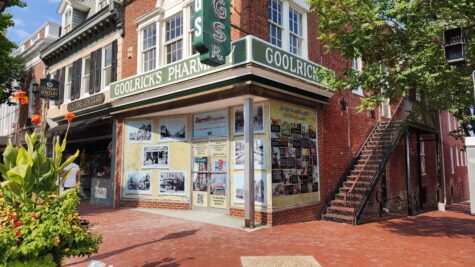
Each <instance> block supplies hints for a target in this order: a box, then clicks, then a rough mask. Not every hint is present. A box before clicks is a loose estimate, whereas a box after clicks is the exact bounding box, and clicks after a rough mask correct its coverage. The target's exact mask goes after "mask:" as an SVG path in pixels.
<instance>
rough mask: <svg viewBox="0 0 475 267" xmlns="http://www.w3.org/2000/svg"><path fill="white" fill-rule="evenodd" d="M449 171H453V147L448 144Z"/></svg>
mask: <svg viewBox="0 0 475 267" xmlns="http://www.w3.org/2000/svg"><path fill="white" fill-rule="evenodd" d="M450 172H451V173H452V174H454V173H455V167H454V155H453V148H452V146H450Z"/></svg>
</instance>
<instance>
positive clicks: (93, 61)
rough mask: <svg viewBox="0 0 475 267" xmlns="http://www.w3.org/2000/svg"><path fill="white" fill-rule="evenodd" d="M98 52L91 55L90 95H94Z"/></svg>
mask: <svg viewBox="0 0 475 267" xmlns="http://www.w3.org/2000/svg"><path fill="white" fill-rule="evenodd" d="M95 56H96V51H94V52H92V53H91V67H90V69H89V94H91V95H92V94H94V84H95V83H94V76H95V73H96V65H95V64H96V58H95Z"/></svg>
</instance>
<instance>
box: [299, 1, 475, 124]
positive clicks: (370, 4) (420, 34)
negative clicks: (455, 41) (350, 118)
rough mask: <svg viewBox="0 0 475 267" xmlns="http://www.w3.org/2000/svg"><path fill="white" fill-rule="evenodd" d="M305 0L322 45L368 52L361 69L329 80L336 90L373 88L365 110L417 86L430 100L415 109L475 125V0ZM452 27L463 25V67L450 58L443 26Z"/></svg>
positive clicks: (351, 55) (355, 54)
mask: <svg viewBox="0 0 475 267" xmlns="http://www.w3.org/2000/svg"><path fill="white" fill-rule="evenodd" d="M308 2H309V3H310V4H311V6H312V7H313V9H314V12H316V14H317V22H318V25H319V33H318V38H319V39H320V41H321V42H322V43H323V44H324V45H325V47H326V48H327V49H328V50H337V51H340V52H341V53H342V54H343V55H344V56H346V57H348V58H354V57H362V58H363V62H364V69H363V71H361V72H356V71H352V70H351V69H347V70H346V71H345V72H344V73H343V75H340V76H338V77H336V78H335V79H333V80H332V81H331V85H332V87H333V88H335V89H337V90H351V89H352V88H357V87H358V86H362V87H363V88H364V89H365V91H366V92H367V93H368V95H367V96H366V97H365V98H364V99H363V102H362V105H361V107H360V108H361V109H365V108H369V109H374V108H375V107H377V106H378V105H379V104H380V103H381V101H382V100H383V99H384V98H389V99H390V100H392V101H395V100H396V99H398V98H399V97H400V96H401V95H407V94H408V93H409V90H411V89H415V90H416V91H417V93H418V94H419V95H421V96H422V98H423V99H425V101H424V103H423V104H420V105H418V107H417V109H416V110H417V111H422V112H423V111H430V110H432V111H433V110H437V109H445V110H449V111H451V112H452V113H454V114H455V115H456V116H457V117H458V118H459V119H460V121H461V125H462V127H463V128H464V129H465V130H468V129H469V128H470V127H471V126H470V125H474V124H473V122H474V117H473V116H472V115H471V112H470V108H473V102H474V98H473V87H472V82H471V78H470V75H471V72H472V70H473V69H475V65H474V63H475V28H474V27H473V26H475V1H473V0H471V1H469V0H309V1H308ZM470 26H472V27H470ZM454 27H466V28H465V36H466V41H467V50H468V62H467V64H466V65H464V66H458V67H454V66H449V65H447V64H446V62H445V57H444V48H443V32H444V30H447V29H451V28H454ZM382 89H383V90H382ZM381 92H384V93H381ZM470 122H471V123H470Z"/></svg>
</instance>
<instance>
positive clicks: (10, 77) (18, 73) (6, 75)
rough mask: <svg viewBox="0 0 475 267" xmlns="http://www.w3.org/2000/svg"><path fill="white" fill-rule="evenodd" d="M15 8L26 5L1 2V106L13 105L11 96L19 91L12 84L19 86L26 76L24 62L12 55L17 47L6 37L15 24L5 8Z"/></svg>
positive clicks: (17, 1)
mask: <svg viewBox="0 0 475 267" xmlns="http://www.w3.org/2000/svg"><path fill="white" fill-rule="evenodd" d="M14 6H17V7H24V6H26V4H25V2H23V1H21V0H4V1H0V104H1V103H8V104H12V102H10V96H11V94H12V93H13V91H15V90H16V89H18V88H15V86H14V85H13V84H12V82H13V81H17V82H18V83H17V84H21V82H22V81H23V76H24V64H23V60H22V59H21V58H19V57H16V56H13V55H12V52H13V51H14V49H15V48H16V47H17V46H16V44H15V43H14V42H12V41H10V40H8V38H7V37H6V32H7V29H8V28H9V27H13V26H14V25H15V23H14V22H13V16H12V15H11V14H9V13H4V11H5V8H8V7H14Z"/></svg>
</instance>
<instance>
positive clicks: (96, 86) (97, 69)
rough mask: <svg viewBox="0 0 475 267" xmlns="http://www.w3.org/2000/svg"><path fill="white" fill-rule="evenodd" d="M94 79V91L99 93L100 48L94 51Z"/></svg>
mask: <svg viewBox="0 0 475 267" xmlns="http://www.w3.org/2000/svg"><path fill="white" fill-rule="evenodd" d="M95 67H96V77H94V80H95V82H94V91H95V92H99V91H101V72H102V48H100V49H98V50H97V51H96V66H95Z"/></svg>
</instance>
